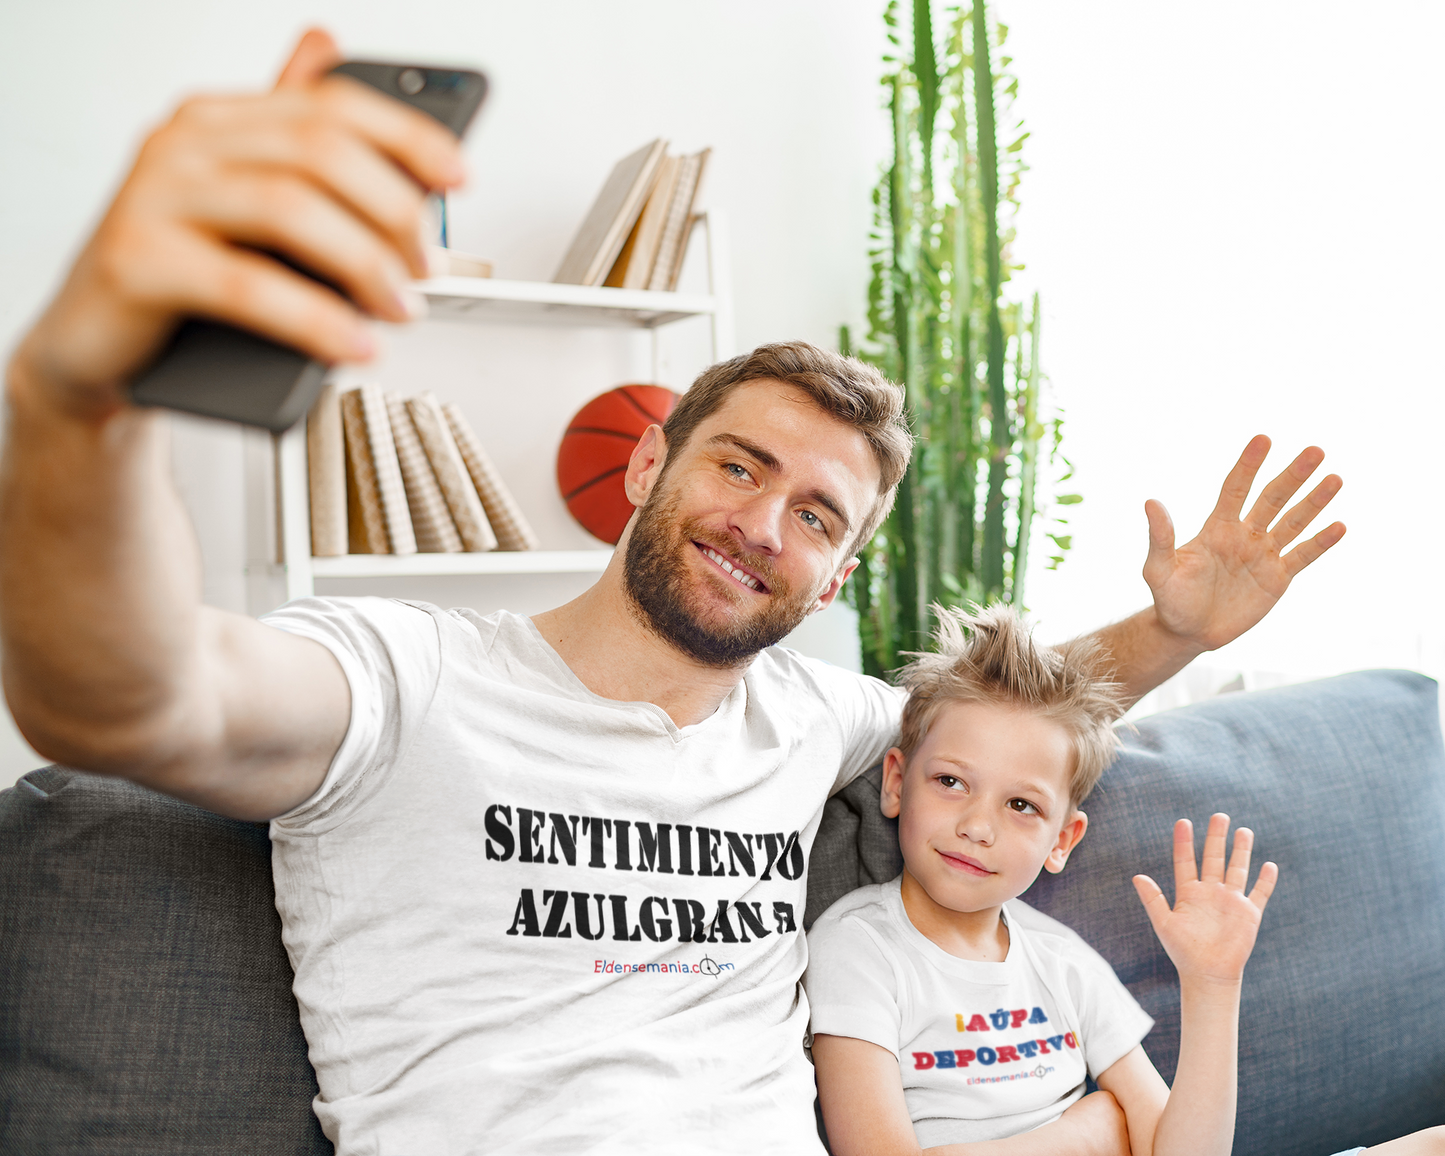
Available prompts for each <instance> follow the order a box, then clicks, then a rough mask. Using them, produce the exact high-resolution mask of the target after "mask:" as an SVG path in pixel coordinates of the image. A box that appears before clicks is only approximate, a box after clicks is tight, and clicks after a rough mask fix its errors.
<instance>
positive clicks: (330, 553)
mask: <svg viewBox="0 0 1445 1156" xmlns="http://www.w3.org/2000/svg"><path fill="white" fill-rule="evenodd" d="M306 472H307V474H308V481H309V483H310V485H309V487H308V488H309V489H310V492H311V553H312V555H313V556H314V557H317V558H334V557H336V556H337V555H339V554H345V553H346V546H347V534H346V435H345V434H344V433H343V432H342V429H341V394H340V393H339V392H338V391H337V388H336V386H335V384H331V385H327V386H326V387H325V388H324V389H322V391H321V396H320V397H318V398H317V399H316V404H315V405H314V406H312V407H311V412H310V413H309V414H308V415H307V417H306Z"/></svg>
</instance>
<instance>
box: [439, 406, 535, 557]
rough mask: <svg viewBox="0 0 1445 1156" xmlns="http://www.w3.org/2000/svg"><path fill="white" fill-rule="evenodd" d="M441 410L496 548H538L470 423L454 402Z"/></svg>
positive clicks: (519, 509)
mask: <svg viewBox="0 0 1445 1156" xmlns="http://www.w3.org/2000/svg"><path fill="white" fill-rule="evenodd" d="M442 413H443V414H444V415H445V416H446V419H447V425H448V426H449V427H450V428H451V432H452V437H453V438H454V439H455V441H456V443H457V449H458V450H459V451H460V453H461V455H462V461H463V463H464V464H465V465H466V467H467V473H468V474H470V475H471V478H472V484H473V485H474V486H476V488H477V494H478V496H479V497H480V498H481V499H482V507H483V508H484V509H485V510H486V512H487V520H488V521H489V522H491V524H492V530H493V531H494V532H495V533H496V535H497V544H498V547H499V548H500V549H503V550H539V549H541V547H542V543H541V541H540V540H539V539H538V537H537V534H536V532H535V531H534V530H533V529H532V526H531V524H530V523H529V522H528V521H527V518H526V515H524V514H523V513H522V508H521V507H520V506H518V505H517V500H516V498H514V497H513V496H512V491H511V490H509V489H508V488H507V486H506V483H504V482H503V481H502V475H501V474H499V473H498V472H497V468H496V466H494V465H493V464H492V459H491V458H489V457H488V456H487V452H486V450H484V449H482V443H481V441H480V440H479V439H478V438H477V434H476V431H475V430H474V429H472V425H471V422H469V421H467V419H466V416H465V415H464V414H463V413H462V411H461V409H460V407H459V406H458V405H457V403H456V402H454V401H449V402H447V403H446V404H445V405H444V406H442Z"/></svg>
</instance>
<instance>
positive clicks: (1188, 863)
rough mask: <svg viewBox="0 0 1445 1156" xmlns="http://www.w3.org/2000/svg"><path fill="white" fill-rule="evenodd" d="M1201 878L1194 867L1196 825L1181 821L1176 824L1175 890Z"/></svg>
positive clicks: (1176, 891)
mask: <svg viewBox="0 0 1445 1156" xmlns="http://www.w3.org/2000/svg"><path fill="white" fill-rule="evenodd" d="M1198 878H1199V875H1198V873H1197V870H1196V868H1195V865H1194V824H1193V823H1191V822H1190V821H1189V820H1188V819H1180V820H1179V822H1177V823H1175V824H1174V890H1175V893H1176V894H1177V893H1178V891H1179V888H1180V887H1182V886H1184V884H1186V883H1193V882H1194V881H1195V880H1196V879H1198Z"/></svg>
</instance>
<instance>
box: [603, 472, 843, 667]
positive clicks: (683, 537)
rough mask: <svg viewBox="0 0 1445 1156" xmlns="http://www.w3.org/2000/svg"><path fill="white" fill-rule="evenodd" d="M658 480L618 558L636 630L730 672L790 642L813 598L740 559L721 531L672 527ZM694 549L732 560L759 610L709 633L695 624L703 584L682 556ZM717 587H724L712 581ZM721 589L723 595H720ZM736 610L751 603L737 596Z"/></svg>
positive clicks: (684, 524)
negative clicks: (757, 585)
mask: <svg viewBox="0 0 1445 1156" xmlns="http://www.w3.org/2000/svg"><path fill="white" fill-rule="evenodd" d="M665 482H666V475H665V474H664V476H663V477H662V478H661V479H659V481H658V487H657V489H655V490H654V491H653V493H652V496H651V497H650V498H649V499H648V501H647V503H646V504H645V505H644V506H643V507H642V509H641V511H640V512H639V513H638V515H637V522H636V524H635V525H634V526H633V527H632V535H631V536H630V537H629V538H628V540H627V553H626V555H625V556H624V558H623V579H624V581H625V583H626V587H627V594H628V596H629V597H630V598H631V600H632V604H633V606H634V607H636V609H637V611H638V614H639V617H640V618H641V619H642V622H643V625H644V626H646V627H647V628H648V629H649V630H651V631H652V633H654V634H656V635H657V636H658V637H659V638H661V639H662V640H663V641H664V642H668V643H670V644H671V645H673V646H674V647H676V648H677V649H678V650H680V651H682V653H684V654H686V655H687V656H688V657H689V658H692V659H695V660H696V661H698V662H701V663H705V664H706V665H708V666H718V667H727V666H738V665H740V664H742V663H744V662H746V661H748V660H749V659H751V658H752V657H753V656H754V655H756V654H757V653H758V651H760V650H764V649H766V648H767V647H769V646H772V645H773V644H774V643H777V642H779V641H781V640H782V639H783V638H784V637H786V636H787V635H788V634H791V633H792V632H793V630H794V629H795V628H796V627H797V625H798V624H799V623H800V622H802V621H803V619H804V618H806V617H807V616H808V611H809V609H810V608H811V607H812V605H813V603H814V602H815V601H816V600H817V594H807V593H806V592H802V591H795V590H793V589H792V587H791V586H790V584H789V583H788V582H787V581H786V580H785V579H783V578H782V577H780V576H779V575H778V573H777V572H776V570H775V569H774V568H773V564H772V563H771V562H770V561H769V560H768V559H767V558H765V557H761V556H759V555H757V554H751V553H747V552H745V551H744V550H743V548H742V544H741V543H740V542H738V541H737V539H736V538H734V537H733V536H732V535H731V534H729V533H727V532H726V531H723V532H719V531H716V530H708V529H705V528H704V527H703V525H702V523H701V522H699V521H697V520H692V519H690V520H688V521H680V520H679V517H678V505H679V503H678V501H677V499H676V497H675V496H673V495H671V494H668V493H667V492H666V491H665V489H664V483H665ZM694 542H702V543H704V544H706V545H709V546H711V547H712V548H713V549H714V550H716V551H717V552H718V553H719V554H722V555H723V556H724V557H726V558H732V559H736V560H737V561H739V562H741V563H742V564H743V565H744V566H745V567H746V568H747V569H748V570H750V571H752V572H753V573H754V574H755V575H756V576H757V577H758V579H759V580H760V581H761V582H762V583H763V584H764V585H765V586H766V587H767V590H768V592H767V594H765V595H764V597H765V598H766V599H767V602H766V604H765V605H764V606H763V607H762V609H761V610H758V611H756V612H755V613H754V614H753V615H751V616H750V617H748V618H745V619H742V620H740V621H734V622H729V623H726V624H725V625H720V626H716V627H714V626H709V625H707V624H706V623H705V622H704V621H703V620H702V606H703V598H704V596H705V595H704V592H703V591H702V590H700V589H698V587H699V586H700V585H701V584H702V582H703V581H705V580H704V579H699V578H696V577H694V576H692V575H689V573H688V561H687V552H688V551H689V550H693V551H695V550H696V549H697V547H696V546H694V545H693V543H694ZM718 579H719V581H720V582H731V581H732V579H730V578H727V577H726V576H725V575H723V574H721V573H719V575H718ZM724 589H726V587H724ZM731 593H733V594H734V602H735V604H736V605H738V606H742V605H743V604H744V603H745V602H747V601H751V600H752V598H753V596H752V595H749V594H746V593H744V592H743V591H741V590H739V591H736V592H731Z"/></svg>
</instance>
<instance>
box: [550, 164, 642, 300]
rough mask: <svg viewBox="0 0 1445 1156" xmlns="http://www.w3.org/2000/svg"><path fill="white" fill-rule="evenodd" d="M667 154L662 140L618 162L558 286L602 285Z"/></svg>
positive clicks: (574, 243) (561, 270) (574, 241)
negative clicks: (664, 155)
mask: <svg viewBox="0 0 1445 1156" xmlns="http://www.w3.org/2000/svg"><path fill="white" fill-rule="evenodd" d="M666 151H667V142H666V141H664V140H661V139H658V140H655V141H653V142H652V143H651V144H646V145H643V146H642V148H640V149H638V150H637V151H636V152H635V153H631V154H630V155H628V156H625V157H623V158H622V160H620V161H618V162H617V164H616V166H615V167H614V168H613V170H612V173H611V175H610V176H608V178H607V181H606V183H605V184H604V185H603V186H602V191H601V192H599V193H598V194H597V199H596V200H595V201H593V202H592V208H591V209H590V210H588V213H587V216H586V218H585V219H584V220H583V222H582V226H581V228H579V229H578V230H577V235H576V236H575V237H574V238H573V239H572V246H571V248H569V249H568V250H567V255H566V256H565V257H563V258H562V264H561V266H560V267H559V268H558V270H557V275H556V276H555V277H553V278H552V280H553V281H554V282H558V283H560V284H565V285H600V284H602V279H603V278H604V277H606V276H607V271H608V270H609V269H611V268H612V265H613V262H615V261H616V260H617V254H618V253H619V252H621V250H622V246H623V243H624V242H625V241H626V240H627V235H628V233H630V232H631V231H632V226H633V225H635V224H636V223H637V218H638V215H639V214H640V213H641V212H642V206H643V204H644V203H645V202H646V200H647V196H648V194H649V193H651V192H652V184H653V181H654V180H655V178H656V177H657V169H658V165H659V164H660V163H661V161H662V157H663V154H664V153H665V152H666Z"/></svg>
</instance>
